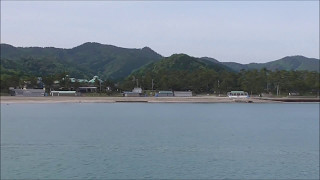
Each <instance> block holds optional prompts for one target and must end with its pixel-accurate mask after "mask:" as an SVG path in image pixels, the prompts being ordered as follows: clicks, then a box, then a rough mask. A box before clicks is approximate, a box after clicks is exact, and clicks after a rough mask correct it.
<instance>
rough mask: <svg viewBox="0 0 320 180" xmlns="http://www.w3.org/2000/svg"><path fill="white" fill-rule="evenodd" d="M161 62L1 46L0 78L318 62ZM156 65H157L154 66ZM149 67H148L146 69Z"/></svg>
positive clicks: (117, 52) (136, 53) (95, 47)
mask: <svg viewBox="0 0 320 180" xmlns="http://www.w3.org/2000/svg"><path fill="white" fill-rule="evenodd" d="M161 59H163V57H162V56H161V55H159V54H158V53H156V52H155V51H153V50H152V49H150V48H149V47H144V48H141V49H129V48H121V47H116V46H113V45H104V44H99V43H94V42H87V43H84V44H82V45H80V46H77V47H74V48H71V49H63V48H54V47H44V48H43V47H14V46H12V45H9V44H1V74H4V73H7V74H8V73H9V74H10V73H11V74H12V73H18V74H29V75H35V76H43V75H49V74H55V73H62V72H68V73H69V75H70V76H71V77H76V78H91V77H92V76H94V75H98V76H100V77H101V78H102V79H106V78H110V79H113V80H121V79H124V78H126V77H127V76H128V75H130V74H131V73H132V72H135V71H138V70H139V69H140V68H142V67H143V68H142V69H141V72H142V71H145V70H146V69H145V68H146V67H150V66H155V67H153V68H155V69H154V70H153V71H156V70H158V71H160V70H165V69H166V70H179V71H181V70H185V71H191V70H193V69H199V68H205V69H207V68H209V69H212V70H215V71H217V72H219V71H221V70H226V71H234V72H239V71H240V70H241V69H245V70H249V69H261V68H267V69H269V70H276V69H278V70H307V71H318V72H319V59H314V58H307V57H304V56H287V57H284V58H282V59H279V60H275V61H271V62H267V63H250V64H240V63H235V62H219V61H218V60H216V59H214V58H210V57H203V58H194V57H190V56H187V55H182V54H175V55H172V56H170V57H168V58H164V59H163V60H162V61H161V62H160V60H161ZM156 62H159V63H156ZM148 64H150V66H147V65H148Z"/></svg>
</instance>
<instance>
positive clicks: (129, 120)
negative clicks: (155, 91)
mask: <svg viewBox="0 0 320 180" xmlns="http://www.w3.org/2000/svg"><path fill="white" fill-rule="evenodd" d="M1 178H3V179H19V178H23V179H46V178H48V179H95V178H97V179H106V178H110V179H127V178H131V179H132V178H138V179H141V178H148V179H150V178H157V179H159V178H161V179H177V178H180V179H223V178H231V179H232V178H237V179H241V178H243V179H275V178H277V179H318V178H319V104H220V103H217V104H178V103H177V104H167V103H163V104H150V103H110V104H102V103H95V104H94V103H92V104H91V103H82V104H81V103H78V104H64V103H59V104H1Z"/></svg>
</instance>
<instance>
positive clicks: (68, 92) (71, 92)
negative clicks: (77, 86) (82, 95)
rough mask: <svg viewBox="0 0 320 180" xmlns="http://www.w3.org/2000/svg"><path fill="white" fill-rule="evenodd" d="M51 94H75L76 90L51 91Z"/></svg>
mask: <svg viewBox="0 0 320 180" xmlns="http://www.w3.org/2000/svg"><path fill="white" fill-rule="evenodd" d="M50 95H51V96H76V95H77V92H76V91H51V92H50Z"/></svg>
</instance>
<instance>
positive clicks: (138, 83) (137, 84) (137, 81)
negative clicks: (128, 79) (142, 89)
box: [136, 79, 139, 87]
mask: <svg viewBox="0 0 320 180" xmlns="http://www.w3.org/2000/svg"><path fill="white" fill-rule="evenodd" d="M136 81H137V87H138V85H139V79H137V80H136Z"/></svg>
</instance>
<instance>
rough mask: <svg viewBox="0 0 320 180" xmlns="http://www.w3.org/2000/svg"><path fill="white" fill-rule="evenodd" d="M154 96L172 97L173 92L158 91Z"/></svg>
mask: <svg viewBox="0 0 320 180" xmlns="http://www.w3.org/2000/svg"><path fill="white" fill-rule="evenodd" d="M156 97H173V92H172V91H159V92H158V93H157V94H156Z"/></svg>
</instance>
